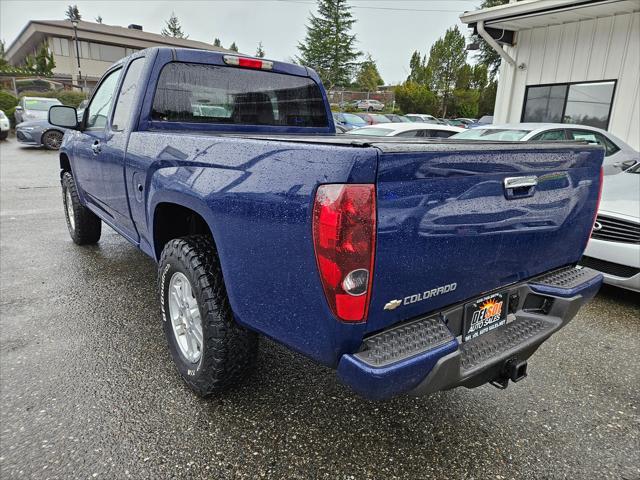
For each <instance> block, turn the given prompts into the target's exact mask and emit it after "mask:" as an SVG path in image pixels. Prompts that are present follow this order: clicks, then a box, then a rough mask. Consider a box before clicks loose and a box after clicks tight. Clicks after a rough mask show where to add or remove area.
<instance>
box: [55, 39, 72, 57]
mask: <svg viewBox="0 0 640 480" xmlns="http://www.w3.org/2000/svg"><path fill="white" fill-rule="evenodd" d="M51 48H52V49H53V53H54V54H56V55H61V56H63V57H68V56H69V40H67V39H66V38H59V37H53V38H52V39H51Z"/></svg>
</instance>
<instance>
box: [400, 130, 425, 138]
mask: <svg viewBox="0 0 640 480" xmlns="http://www.w3.org/2000/svg"><path fill="white" fill-rule="evenodd" d="M419 133H420V130H409V131H406V132H402V133H399V134H398V135H396V137H412V138H415V137H417V136H419V135H418V134H419Z"/></svg>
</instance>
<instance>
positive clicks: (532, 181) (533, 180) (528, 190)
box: [504, 175, 538, 199]
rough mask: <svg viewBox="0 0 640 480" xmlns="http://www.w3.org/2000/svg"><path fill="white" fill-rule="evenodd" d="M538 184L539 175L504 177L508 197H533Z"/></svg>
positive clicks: (505, 191)
mask: <svg viewBox="0 0 640 480" xmlns="http://www.w3.org/2000/svg"><path fill="white" fill-rule="evenodd" d="M537 185H538V177H536V176H535V175H531V176H528V177H507V178H505V179H504V196H505V197H507V199H514V198H526V197H531V196H533V194H534V193H535V189H536V186H537Z"/></svg>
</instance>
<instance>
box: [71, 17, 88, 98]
mask: <svg viewBox="0 0 640 480" xmlns="http://www.w3.org/2000/svg"><path fill="white" fill-rule="evenodd" d="M71 24H72V25H73V38H74V40H75V43H76V60H77V61H78V88H79V89H80V90H82V87H81V86H80V81H81V80H82V71H81V70H80V47H79V45H78V28H77V27H78V22H77V21H73V20H72V21H71ZM85 83H86V81H85Z"/></svg>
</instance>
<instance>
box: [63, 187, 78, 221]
mask: <svg viewBox="0 0 640 480" xmlns="http://www.w3.org/2000/svg"><path fill="white" fill-rule="evenodd" d="M64 203H65V207H66V208H67V218H68V219H69V225H71V230H75V229H76V219H75V217H74V216H73V202H72V201H71V192H69V189H67V192H66V193H65V202H64Z"/></svg>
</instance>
